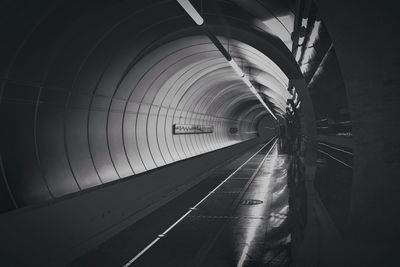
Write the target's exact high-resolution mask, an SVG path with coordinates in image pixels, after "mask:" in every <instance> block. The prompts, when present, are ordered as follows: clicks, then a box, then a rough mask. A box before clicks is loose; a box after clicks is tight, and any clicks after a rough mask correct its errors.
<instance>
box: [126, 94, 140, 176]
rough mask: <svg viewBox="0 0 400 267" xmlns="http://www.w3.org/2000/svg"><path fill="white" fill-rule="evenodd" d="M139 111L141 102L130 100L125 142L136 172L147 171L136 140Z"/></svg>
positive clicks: (127, 109)
mask: <svg viewBox="0 0 400 267" xmlns="http://www.w3.org/2000/svg"><path fill="white" fill-rule="evenodd" d="M138 112H139V104H138V103H134V102H128V104H127V107H126V111H125V114H124V115H125V117H124V136H123V138H124V143H125V147H126V152H127V155H128V159H129V162H130V165H131V166H132V168H133V171H134V172H135V173H141V172H144V171H146V167H145V166H144V164H143V161H142V158H141V157H140V154H139V148H138V144H137V141H136V119H137V115H138Z"/></svg>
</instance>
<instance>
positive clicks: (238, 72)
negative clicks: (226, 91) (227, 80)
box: [228, 59, 244, 78]
mask: <svg viewBox="0 0 400 267" xmlns="http://www.w3.org/2000/svg"><path fill="white" fill-rule="evenodd" d="M228 63H229V65H231V66H232V68H233V69H234V70H235V72H236V73H237V74H238V75H239V76H240V77H242V78H243V77H244V73H243V71H242V69H241V68H240V67H239V66H238V64H236V62H235V61H234V60H233V59H231V60H229V61H228Z"/></svg>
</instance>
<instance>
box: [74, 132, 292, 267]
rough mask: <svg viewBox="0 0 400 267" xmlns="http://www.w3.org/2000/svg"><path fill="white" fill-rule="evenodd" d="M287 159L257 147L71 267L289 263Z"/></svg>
mask: <svg viewBox="0 0 400 267" xmlns="http://www.w3.org/2000/svg"><path fill="white" fill-rule="evenodd" d="M289 164H290V157H288V155H287V154H285V153H283V150H282V148H281V146H280V142H279V140H278V139H272V140H269V141H268V142H267V143H264V144H261V145H258V146H256V147H254V148H253V149H251V150H250V151H248V152H247V153H245V154H243V155H241V156H239V157H238V158H236V159H234V160H232V161H231V162H229V163H227V164H225V165H224V166H221V167H219V168H217V169H214V170H212V171H210V173H209V174H208V175H207V178H206V179H204V180H203V181H202V182H200V183H199V184H197V185H196V186H194V187H192V188H191V189H189V190H188V191H186V192H185V193H183V194H182V195H180V196H178V197H176V198H175V199H173V200H172V201H170V202H168V203H167V204H166V205H164V206H162V207H161V208H159V209H157V210H156V211H154V212H153V213H151V214H150V215H148V216H146V217H144V218H143V219H141V220H140V221H138V222H136V223H135V224H133V225H131V226H130V227H129V228H127V229H125V230H124V231H122V232H120V233H119V234H118V235H116V236H114V237H113V238H111V239H109V240H108V241H106V242H104V243H103V244H101V245H100V246H98V247H97V249H96V250H93V251H91V252H89V253H87V254H86V255H84V256H82V257H80V258H78V259H77V260H75V261H74V262H73V263H72V264H71V265H70V266H125V267H128V266H174V267H176V266H219V267H223V266H289V265H290V262H291V258H290V255H291V253H290V244H291V235H290V228H289V220H288V214H289V189H288V169H289Z"/></svg>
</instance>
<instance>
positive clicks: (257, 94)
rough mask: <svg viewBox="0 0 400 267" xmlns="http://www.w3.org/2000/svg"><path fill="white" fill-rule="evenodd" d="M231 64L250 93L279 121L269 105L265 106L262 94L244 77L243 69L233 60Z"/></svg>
mask: <svg viewBox="0 0 400 267" xmlns="http://www.w3.org/2000/svg"><path fill="white" fill-rule="evenodd" d="M228 62H229V64H230V65H231V66H232V68H233V69H234V70H235V72H236V73H237V74H238V75H239V76H240V77H241V78H242V81H243V82H244V83H245V84H246V85H247V86H248V87H249V88H250V91H251V92H252V93H253V94H254V95H255V96H256V97H257V99H258V100H259V101H260V102H261V104H262V105H263V106H264V107H265V108H266V109H267V110H268V112H269V113H270V114H271V115H272V117H274V119H275V120H278V119H277V118H276V116H275V115H274V113H272V111H271V110H270V109H269V107H268V106H267V104H265V102H264V100H263V99H262V97H261V96H260V94H259V93H258V92H257V90H256V88H254V86H253V85H252V84H251V82H250V80H249V78H248V77H247V76H245V75H244V73H243V71H242V69H241V68H240V67H239V66H238V64H236V62H235V61H234V60H233V59H231V60H229V61H228Z"/></svg>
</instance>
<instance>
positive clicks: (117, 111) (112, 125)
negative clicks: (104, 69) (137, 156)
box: [107, 99, 133, 178]
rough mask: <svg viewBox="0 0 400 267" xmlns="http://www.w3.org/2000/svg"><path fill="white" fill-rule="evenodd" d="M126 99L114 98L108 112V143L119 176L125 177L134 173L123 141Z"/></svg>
mask: <svg viewBox="0 0 400 267" xmlns="http://www.w3.org/2000/svg"><path fill="white" fill-rule="evenodd" d="M125 103H126V102H125V101H122V100H119V99H113V100H112V102H111V107H110V111H109V114H108V128H107V131H108V144H109V147H110V152H111V157H112V159H113V162H114V165H115V168H116V170H117V172H118V175H119V177H121V178H124V177H128V176H130V175H132V174H133V170H132V168H131V166H130V165H129V162H128V158H127V156H126V153H125V148H124V144H123V141H122V121H123V116H124V108H125Z"/></svg>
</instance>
